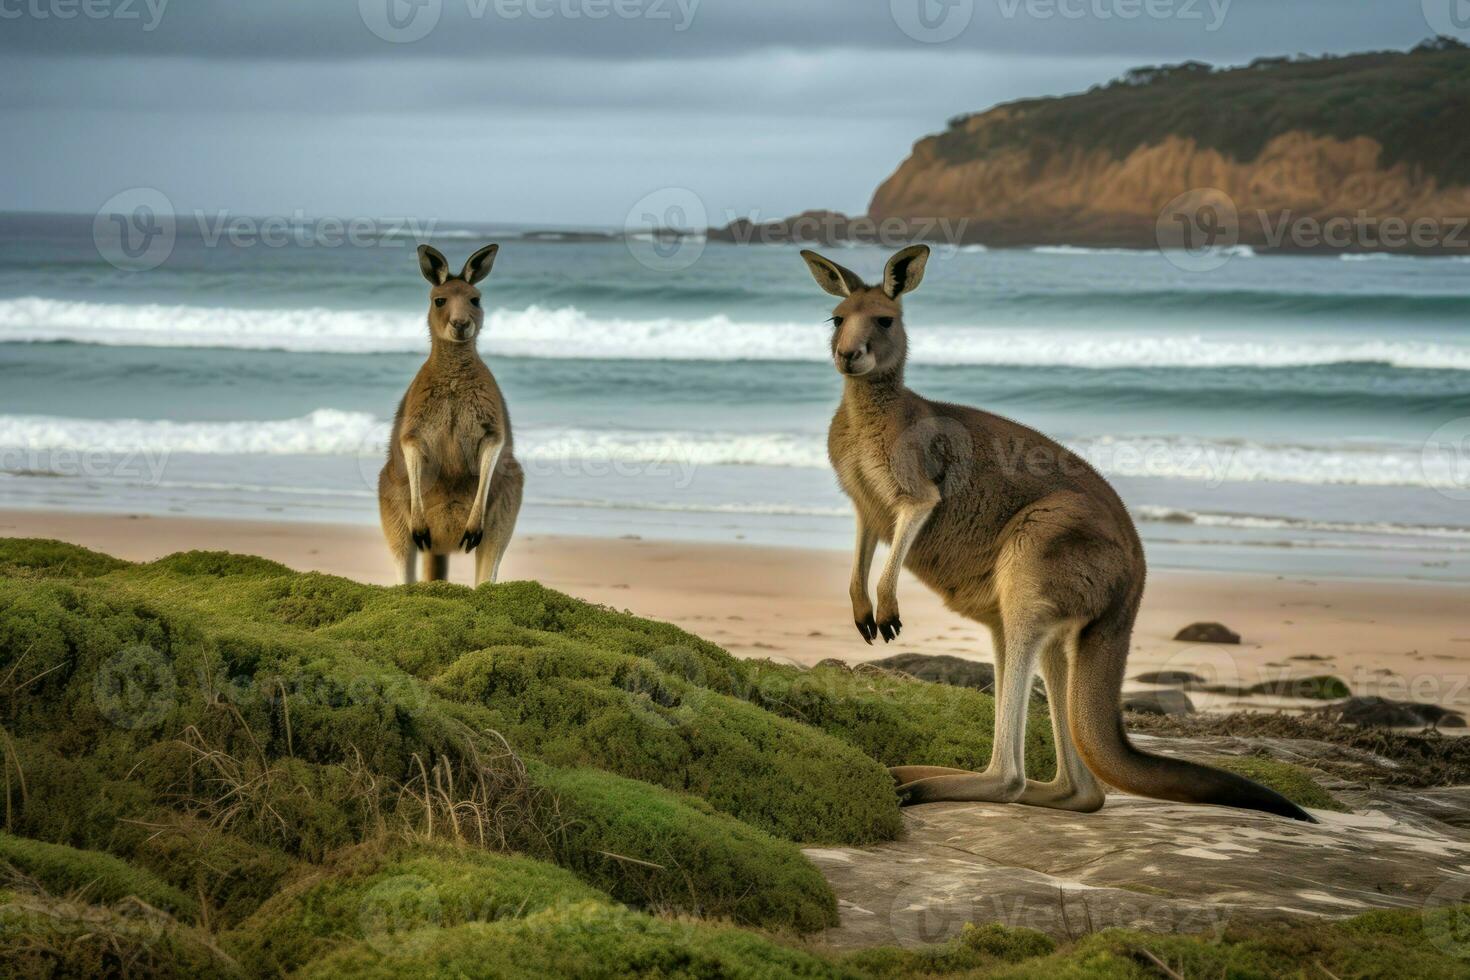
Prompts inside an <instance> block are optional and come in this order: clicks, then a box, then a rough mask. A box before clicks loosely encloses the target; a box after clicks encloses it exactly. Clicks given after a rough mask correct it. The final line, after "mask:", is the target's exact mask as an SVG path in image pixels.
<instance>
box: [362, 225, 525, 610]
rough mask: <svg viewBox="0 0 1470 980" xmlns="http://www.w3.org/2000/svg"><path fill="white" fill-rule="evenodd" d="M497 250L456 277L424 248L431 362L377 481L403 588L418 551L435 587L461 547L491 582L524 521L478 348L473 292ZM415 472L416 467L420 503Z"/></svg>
mask: <svg viewBox="0 0 1470 980" xmlns="http://www.w3.org/2000/svg"><path fill="white" fill-rule="evenodd" d="M496 251H497V246H495V245H490V246H487V247H485V248H483V249H481V250H480V251H478V252H476V253H475V254H474V255H473V256H471V257H470V259H469V261H467V262H466V263H465V267H464V270H463V271H462V272H461V273H460V274H459V275H457V276H455V275H450V274H449V271H448V270H449V266H448V263H447V262H446V261H445V260H444V256H443V255H441V254H440V253H439V252H438V251H437V250H436V249H434V248H432V247H430V246H428V245H421V246H419V264H420V268H421V269H422V271H423V274H424V277H425V278H426V279H428V281H429V284H430V286H431V288H430V291H429V316H428V323H429V338H430V351H429V358H428V360H427V361H425V362H424V365H423V367H421V368H419V371H418V374H417V375H415V376H414V379H413V381H412V383H410V384H409V386H408V391H407V392H406V393H405V394H404V396H403V399H402V401H400V402H399V404H398V411H397V414H396V415H395V416H394V419H393V432H392V436H391V437H390V439H389V441H388V461H387V463H386V464H385V465H384V466H383V470H382V472H381V473H380V474H379V475H378V510H379V514H380V516H381V518H382V522H383V534H384V536H385V537H386V538H387V540H388V548H389V550H391V551H392V552H393V556H394V558H395V559H396V560H397V561H398V563H399V568H400V572H401V575H402V579H403V580H404V581H406V582H411V581H413V578H414V555H415V553H416V552H418V551H422V552H423V553H424V554H423V570H424V578H425V579H427V580H430V581H433V580H436V579H443V578H444V577H445V576H446V575H447V574H448V566H449V559H448V556H449V555H451V554H453V553H454V552H455V551H457V550H460V549H461V548H463V549H464V550H465V551H467V552H468V551H474V552H475V582H476V584H479V583H480V582H483V581H487V580H488V581H494V580H495V576H496V573H497V570H498V567H499V564H500V558H501V556H502V555H503V554H504V552H505V547H506V545H507V544H508V543H509V541H510V536H511V532H512V531H513V530H514V528H515V521H516V515H517V514H518V513H519V512H520V507H521V488H522V483H523V481H524V476H523V474H522V472H521V467H520V464H519V463H517V462H516V458H515V452H514V448H515V446H514V439H513V438H512V435H511V427H510V415H509V413H508V412H507V411H506V408H505V399H504V398H503V397H502V396H501V393H500V386H499V385H497V384H496V383H495V377H494V375H492V374H491V373H490V368H489V367H487V366H486V365H485V362H484V361H483V360H481V359H480V355H479V353H478V352H477V351H476V349H475V341H476V339H477V338H478V336H479V333H480V330H481V329H482V327H483V326H484V322H485V314H484V311H483V310H482V309H481V307H480V290H479V289H477V288H476V286H475V283H477V282H479V281H480V280H482V279H483V278H484V277H485V276H487V275H489V273H490V267H491V264H492V263H493V262H494V259H495V253H496ZM496 447H499V448H498V453H497V452H496ZM492 457H493V466H492V465H491V464H490V459H491V458H492ZM411 464H416V465H417V466H418V472H419V486H420V493H419V496H420V498H421V499H420V500H419V501H415V500H414V495H413V480H412V478H411V474H410V465H411ZM482 468H484V469H485V470H486V472H485V473H484V474H482ZM485 476H488V479H485V478H484V477H485ZM477 501H478V506H477Z"/></svg>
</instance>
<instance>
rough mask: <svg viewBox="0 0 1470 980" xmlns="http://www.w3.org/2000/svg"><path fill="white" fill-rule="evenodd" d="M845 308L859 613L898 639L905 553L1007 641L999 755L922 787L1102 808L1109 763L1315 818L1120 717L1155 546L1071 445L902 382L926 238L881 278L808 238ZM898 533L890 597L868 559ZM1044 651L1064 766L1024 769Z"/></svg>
mask: <svg viewBox="0 0 1470 980" xmlns="http://www.w3.org/2000/svg"><path fill="white" fill-rule="evenodd" d="M801 255H802V258H804V259H805V260H806V264H807V266H808V267H809V268H810V269H811V273H812V275H813V276H814V277H815V278H816V280H817V284H818V285H819V286H821V287H822V288H823V289H825V290H826V291H827V292H829V293H831V294H832V295H834V296H837V297H840V298H841V302H839V303H838V304H837V307H836V309H834V310H833V311H832V325H833V331H832V359H833V361H834V362H835V364H836V367H837V370H838V373H840V374H841V375H842V376H843V378H844V387H843V394H842V404H841V405H840V406H838V409H837V414H836V415H834V416H833V418H832V426H831V429H830V431H829V433H828V440H827V446H828V452H829V454H830V456H831V459H832V465H833V467H834V468H835V469H836V470H837V477H838V480H839V481H840V482H841V484H842V488H843V490H844V491H846V493H847V495H848V496H849V497H851V498H852V502H853V506H854V508H855V510H856V511H857V549H856V554H855V555H854V560H853V570H852V585H851V593H852V607H853V618H854V620H855V621H856V623H857V629H858V632H859V633H861V634H862V636H863V639H864V640H866V641H867V642H868V643H872V642H873V640H874V638H876V637H878V636H882V637H883V639H884V641H885V642H887V641H889V640H891V639H893V638H894V637H896V636H898V634H899V631H900V630H901V629H902V627H903V624H902V622H900V620H899V614H898V596H897V587H898V573H899V570H900V569H902V568H908V569H909V570H910V571H912V572H913V573H914V574H915V575H916V576H918V578H919V580H920V581H922V582H923V583H924V584H925V585H927V586H929V587H930V588H931V589H933V590H934V591H935V592H937V593H939V595H940V596H941V597H942V598H943V599H944V602H945V604H946V605H947V606H949V608H951V609H953V610H955V611H956V612H958V613H960V614H961V615H963V616H967V617H969V618H971V619H973V620H975V621H977V622H980V623H983V624H984V625H985V626H987V627H988V628H989V629H990V631H991V635H992V636H993V637H994V640H995V690H996V696H997V704H996V712H995V741H994V746H993V749H992V754H991V758H990V764H989V766H988V767H987V768H986V769H985V771H984V772H969V771H966V770H963V769H949V768H944V767H939V766H898V767H895V768H894V769H893V770H892V773H893V776H894V779H895V780H896V781H897V783H898V784H899V792H900V795H901V796H902V797H903V798H904V800H905V802H907V803H930V802H937V801H941V800H956V801H959V800H964V801H987V802H994V803H1012V802H1020V803H1030V804H1034V805H1037V806H1047V807H1056V808H1059V809H1064V810H1078V811H1083V812H1091V811H1094V810H1097V809H1099V808H1100V807H1101V806H1102V804H1103V791H1102V789H1101V787H1100V786H1099V785H1098V782H1097V779H1095V778H1094V777H1093V774H1094V773H1096V774H1097V776H1099V777H1101V778H1102V779H1103V780H1105V781H1106V782H1108V783H1110V784H1111V785H1113V786H1116V787H1118V788H1119V789H1123V790H1126V791H1128V792H1131V793H1137V794H1140V795H1143V796H1152V797H1158V798H1161V799H1165V800H1177V801H1180V802H1185V803H1217V804H1221V805H1223V806H1234V807H1245V808H1247V809H1253V810H1264V811H1266V812H1268V813H1276V814H1281V815H1282V816H1288V817H1294V818H1296V819H1298V820H1311V819H1312V817H1311V816H1310V815H1308V814H1307V813H1306V812H1305V811H1303V810H1302V809H1301V808H1300V807H1298V806H1296V805H1295V804H1294V803H1292V802H1291V801H1290V800H1287V799H1286V798H1285V797H1283V796H1281V795H1280V794H1278V793H1276V792H1274V791H1272V790H1270V789H1267V788H1266V787H1264V786H1260V785H1258V784H1256V783H1254V782H1251V781H1250V780H1248V779H1245V778H1242V777H1241V776H1237V775H1235V774H1234V773H1229V772H1223V771H1221V770H1219V769H1211V768H1209V767H1208V766H1201V765H1196V764H1194V763H1192V762H1184V761H1181V760H1178V759H1167V758H1163V757H1162V756H1157V755H1150V754H1149V753H1146V752H1143V751H1140V750H1139V749H1137V748H1135V747H1134V746H1133V744H1132V743H1130V742H1129V740H1128V736H1127V734H1126V732H1124V730H1123V720H1122V714H1121V711H1120V708H1119V692H1120V690H1121V688H1122V684H1123V670H1124V665H1125V662H1126V661H1127V659H1128V640H1129V636H1130V635H1131V633H1132V631H1133V620H1134V617H1135V616H1136V614H1137V612H1138V604H1139V600H1140V598H1141V597H1142V595H1143V579H1144V561H1143V545H1142V544H1141V543H1140V542H1139V540H1138V533H1137V531H1135V529H1134V527H1133V522H1132V520H1131V519H1130V518H1129V516H1128V512H1127V510H1126V509H1125V508H1124V506H1123V503H1122V501H1121V500H1119V499H1118V495H1117V494H1116V493H1115V492H1114V491H1113V488H1112V487H1111V486H1109V485H1108V482H1107V481H1106V480H1104V479H1103V478H1102V477H1101V476H1100V475H1099V474H1098V473H1097V471H1095V470H1094V469H1093V468H1092V467H1091V466H1089V465H1087V463H1086V462H1084V461H1083V460H1082V459H1080V458H1079V457H1078V456H1076V455H1074V454H1073V453H1071V452H1070V451H1068V450H1067V449H1065V448H1064V447H1062V446H1061V445H1059V444H1057V443H1056V442H1053V441H1052V440H1051V439H1048V438H1047V437H1046V436H1044V435H1042V434H1041V433H1039V432H1035V431H1033V430H1031V429H1028V428H1026V427H1025V426H1023V425H1018V424H1017V423H1015V422H1012V421H1010V420H1009V419H1004V418H1000V417H999V416H996V415H990V414H988V413H986V412H982V411H979V410H977V409H973V408H968V407H966V406H963V405H949V404H945V403H943V402H932V401H929V400H928V399H925V398H923V397H921V396H919V395H917V394H915V393H914V392H912V391H910V390H909V389H908V388H906V387H904V382H903V368H904V360H905V358H906V356H907V339H906V336H905V333H904V323H903V307H902V304H901V303H900V301H899V297H901V296H902V295H903V294H904V293H907V292H911V291H912V290H913V289H914V288H915V287H917V286H918V285H919V283H920V281H921V280H922V279H923V278H924V265H925V263H926V262H927V261H928V259H929V248H928V246H925V245H914V246H911V247H909V248H905V249H903V250H902V251H900V252H898V253H897V254H895V255H894V256H893V257H892V258H891V259H889V261H888V265H887V268H886V269H885V270H884V273H883V283H882V285H881V286H868V285H866V284H864V283H863V281H862V280H861V279H859V278H858V277H857V276H856V275H854V274H853V273H852V272H850V271H849V270H847V269H844V268H843V267H842V266H840V265H838V264H837V263H835V262H832V261H830V260H829V259H825V258H823V257H822V256H820V255H818V254H816V253H815V252H811V251H803V252H802V253H801ZM880 538H881V539H882V540H883V541H885V542H888V543H889V544H890V550H889V552H888V560H887V562H886V563H885V564H884V566H883V572H882V574H881V575H880V576H879V578H878V606H877V609H876V611H875V610H874V608H873V604H872V602H871V601H870V600H869V598H868V572H869V568H870V566H871V564H872V559H873V552H874V550H875V548H876V547H877V543H878V541H879V539H880ZM1038 665H1039V666H1040V669H1041V674H1042V677H1043V678H1044V679H1045V681H1046V688H1047V693H1048V697H1049V701H1050V703H1051V719H1052V733H1053V736H1054V740H1055V742H1056V755H1057V773H1056V777H1055V778H1054V779H1052V780H1051V781H1050V782H1045V783H1043V782H1038V781H1036V780H1028V779H1027V778H1026V776H1025V759H1024V750H1025V735H1026V708H1027V701H1028V699H1029V695H1030V691H1031V680H1032V677H1033V675H1034V674H1035V672H1036V669H1037V667H1038Z"/></svg>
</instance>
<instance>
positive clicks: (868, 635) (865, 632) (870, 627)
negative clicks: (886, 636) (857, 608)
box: [853, 613, 878, 646]
mask: <svg viewBox="0 0 1470 980" xmlns="http://www.w3.org/2000/svg"><path fill="white" fill-rule="evenodd" d="M853 622H854V623H856V624H857V631H858V635H860V636H861V637H862V638H863V642H864V643H866V644H867V645H868V646H872V645H873V638H874V637H876V636H877V635H878V624H877V623H876V622H875V621H874V620H873V614H872V613H869V614H868V618H867V619H855V620H853Z"/></svg>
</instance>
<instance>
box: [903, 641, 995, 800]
mask: <svg viewBox="0 0 1470 980" xmlns="http://www.w3.org/2000/svg"><path fill="white" fill-rule="evenodd" d="M988 625H989V626H990V641H991V647H992V648H993V650H994V653H993V657H994V660H995V675H994V678H993V679H992V681H991V685H990V693H991V694H992V695H998V692H999V691H1000V686H1001V684H1002V683H1003V680H1002V678H1003V677H1004V676H1005V663H1006V634H1005V627H1004V626H1002V625H1001V621H1000V620H998V619H997V620H995V621H993V622H991V623H989V624H988ZM967 772H970V773H972V772H974V770H971V769H954V768H951V767H950V766H889V767H888V775H890V776H892V777H893V781H894V782H895V783H897V784H898V785H900V786H902V785H903V784H904V783H912V782H915V781H917V780H920V779H928V778H929V777H930V776H955V775H961V774H963V773H967Z"/></svg>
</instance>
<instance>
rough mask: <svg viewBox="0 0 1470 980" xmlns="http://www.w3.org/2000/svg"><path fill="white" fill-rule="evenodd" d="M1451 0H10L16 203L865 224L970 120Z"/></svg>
mask: <svg viewBox="0 0 1470 980" xmlns="http://www.w3.org/2000/svg"><path fill="white" fill-rule="evenodd" d="M1453 2H1455V0H1422V2H1421V0H248V2H246V0H0V59H3V64H4V69H5V70H4V78H5V85H4V86H3V87H0V132H4V133H5V134H6V139H5V143H6V149H5V150H4V157H3V161H4V166H3V167H0V210H52V211H71V212H78V213H89V212H93V211H95V210H96V209H97V208H98V207H99V206H100V205H102V203H103V202H104V201H106V200H107V199H108V198H109V197H111V196H113V195H115V194H117V193H119V192H124V191H129V190H131V189H133V188H139V187H143V188H152V189H156V190H158V191H160V192H162V194H163V195H165V197H166V198H167V200H168V201H169V202H171V204H172V205H173V206H174V207H175V208H176V209H178V210H179V211H181V212H183V211H187V210H190V209H212V210H224V211H228V212H232V213H236V214H249V215H257V216H259V215H287V216H290V215H294V214H305V215H307V216H311V217H320V216H328V215H330V216H336V217H341V218H352V217H358V216H365V217H381V216H389V215H394V216H405V215H406V216H417V217H419V218H421V219H424V220H440V221H454V220H458V221H475V222H517V223H529V224H538V223H541V224H546V225H550V226H554V225H585V226H621V225H624V224H625V223H626V222H627V221H628V220H629V216H630V214H632V213H633V212H635V211H636V210H637V209H638V208H639V207H640V202H645V201H647V200H649V199H650V198H649V195H653V199H655V200H657V199H660V198H659V195H661V194H664V195H667V193H668V192H669V189H675V190H676V191H677V192H678V193H680V194H684V193H687V192H692V193H693V195H694V199H695V200H698V201H699V202H700V203H701V205H702V206H703V207H704V208H705V209H706V212H707V215H706V216H707V217H708V219H709V220H708V223H709V224H714V225H720V224H724V223H726V222H727V221H728V220H730V219H731V218H734V217H739V216H747V217H755V218H760V219H773V218H777V217H782V216H785V215H789V214H794V213H796V212H799V211H801V210H804V209H807V208H831V209H834V210H841V211H845V212H848V213H850V214H861V213H862V212H863V211H864V210H865V208H866V206H867V203H868V200H869V198H870V197H871V195H872V192H873V190H874V188H876V187H877V186H878V184H879V183H880V182H881V181H882V180H883V179H884V178H885V177H886V176H887V175H888V174H890V173H891V172H892V171H893V170H894V168H895V167H897V166H898V164H899V163H901V162H902V160H903V159H904V157H905V156H907V154H908V151H909V148H910V147H911V146H912V144H913V143H914V141H916V140H918V139H920V138H922V137H923V136H925V135H926V134H929V133H933V132H937V131H939V130H942V129H943V128H944V125H945V122H946V120H947V119H949V118H950V117H952V116H955V115H958V114H960V113H966V112H973V111H977V110H981V109H985V108H988V107H989V106H992V105H995V104H996V103H999V102H1005V101H1009V100H1012V99H1017V98H1024V97H1030V96H1038V95H1056V94H1065V93H1069V92H1076V91H1081V90H1084V89H1086V88H1088V87H1089V86H1091V85H1093V84H1096V83H1100V82H1106V81H1107V80H1109V79H1111V78H1114V77H1116V76H1118V75H1120V74H1121V73H1122V72H1124V71H1126V70H1127V69H1129V68H1131V67H1135V66H1138V65H1148V64H1161V63H1169V62H1178V61H1184V60H1190V59H1195V60H1201V61H1208V62H1211V63H1213V64H1242V63H1245V62H1248V61H1250V60H1251V59H1253V58H1255V57H1259V56H1265V55H1291V54H1297V53H1301V52H1307V53H1311V54H1321V53H1324V52H1332V53H1347V52H1350V51H1362V50H1383V49H1406V48H1409V47H1412V46H1413V45H1414V44H1416V43H1418V42H1419V41H1421V40H1423V39H1424V38H1426V37H1428V36H1430V35H1432V34H1433V33H1435V31H1434V30H1432V29H1431V27H1430V24H1431V22H1433V21H1434V20H1435V19H1436V16H1437V15H1436V5H1437V4H1439V3H1445V4H1448V3H1453Z"/></svg>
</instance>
